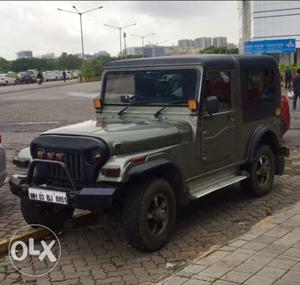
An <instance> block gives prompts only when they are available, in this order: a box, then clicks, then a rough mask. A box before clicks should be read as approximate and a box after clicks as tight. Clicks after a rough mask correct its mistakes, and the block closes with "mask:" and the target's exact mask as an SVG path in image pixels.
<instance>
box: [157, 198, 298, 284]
mask: <svg viewBox="0 0 300 285" xmlns="http://www.w3.org/2000/svg"><path fill="white" fill-rule="evenodd" d="M159 284H164V285H166V284H168V285H178V284H184V285H194V284H195V285H210V284H213V285H234V284H235V285H236V284H247V285H270V284H274V285H296V284H300V202H298V203H297V204H295V205H294V206H292V207H290V208H287V209H285V210H282V211H280V212H279V213H278V214H276V215H274V216H270V217H268V218H266V219H264V220H262V221H261V222H260V223H258V224H257V225H255V226H254V227H253V228H252V229H251V230H250V231H249V232H248V233H246V234H244V235H242V236H240V237H239V238H237V239H234V240H232V241H231V242H230V243H229V244H228V245H226V246H222V247H220V248H219V249H217V250H215V251H213V252H212V253H211V254H209V252H208V253H207V255H206V256H202V257H200V258H199V259H197V260H194V261H192V262H190V263H189V264H187V265H186V266H185V267H184V268H181V269H180V270H179V271H177V272H176V273H174V274H173V275H172V276H171V277H170V278H168V279H166V280H164V281H162V282H160V283H159Z"/></svg>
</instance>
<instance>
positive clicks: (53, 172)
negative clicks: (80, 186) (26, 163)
mask: <svg viewBox="0 0 300 285" xmlns="http://www.w3.org/2000/svg"><path fill="white" fill-rule="evenodd" d="M63 161H64V163H65V164H66V166H67V168H68V170H69V172H70V175H71V177H72V178H73V179H74V181H75V182H83V179H84V175H83V159H82V155H81V154H80V153H64V159H63ZM49 168H50V169H49V178H50V179H52V180H57V181H68V180H67V175H66V172H65V171H64V169H63V168H62V167H61V166H59V165H56V164H50V165H49Z"/></svg>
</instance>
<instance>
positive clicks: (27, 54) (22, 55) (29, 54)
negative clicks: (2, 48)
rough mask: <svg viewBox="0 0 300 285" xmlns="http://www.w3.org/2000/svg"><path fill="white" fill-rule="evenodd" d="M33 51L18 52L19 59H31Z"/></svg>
mask: <svg viewBox="0 0 300 285" xmlns="http://www.w3.org/2000/svg"><path fill="white" fill-rule="evenodd" d="M31 57H32V51H31V50H21V51H18V52H17V58H31Z"/></svg>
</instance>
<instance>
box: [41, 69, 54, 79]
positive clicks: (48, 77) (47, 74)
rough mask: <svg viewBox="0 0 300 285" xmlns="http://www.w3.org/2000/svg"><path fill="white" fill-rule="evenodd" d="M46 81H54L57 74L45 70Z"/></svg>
mask: <svg viewBox="0 0 300 285" xmlns="http://www.w3.org/2000/svg"><path fill="white" fill-rule="evenodd" d="M43 77H44V81H54V80H56V74H55V73H54V72H53V71H44V72H43Z"/></svg>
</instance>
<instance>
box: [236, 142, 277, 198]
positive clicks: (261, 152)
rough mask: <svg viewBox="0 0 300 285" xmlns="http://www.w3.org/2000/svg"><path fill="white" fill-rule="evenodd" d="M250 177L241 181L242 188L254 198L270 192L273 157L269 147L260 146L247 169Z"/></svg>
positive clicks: (273, 169) (273, 168)
mask: <svg viewBox="0 0 300 285" xmlns="http://www.w3.org/2000/svg"><path fill="white" fill-rule="evenodd" d="M248 171H249V173H250V177H249V178H247V179H246V180H243V181H241V186H242V188H243V189H244V190H245V191H246V192H247V193H248V194H249V195H250V196H254V197H261V196H263V195H266V194H267V193H269V192H270V190H271V188H272V185H273V181H274V175H275V156H274V153H273V151H272V149H271V147H270V146H267V145H261V146H260V147H259V148H258V150H257V151H256V154H255V160H254V162H253V163H252V164H251V165H250V167H249V169H248Z"/></svg>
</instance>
